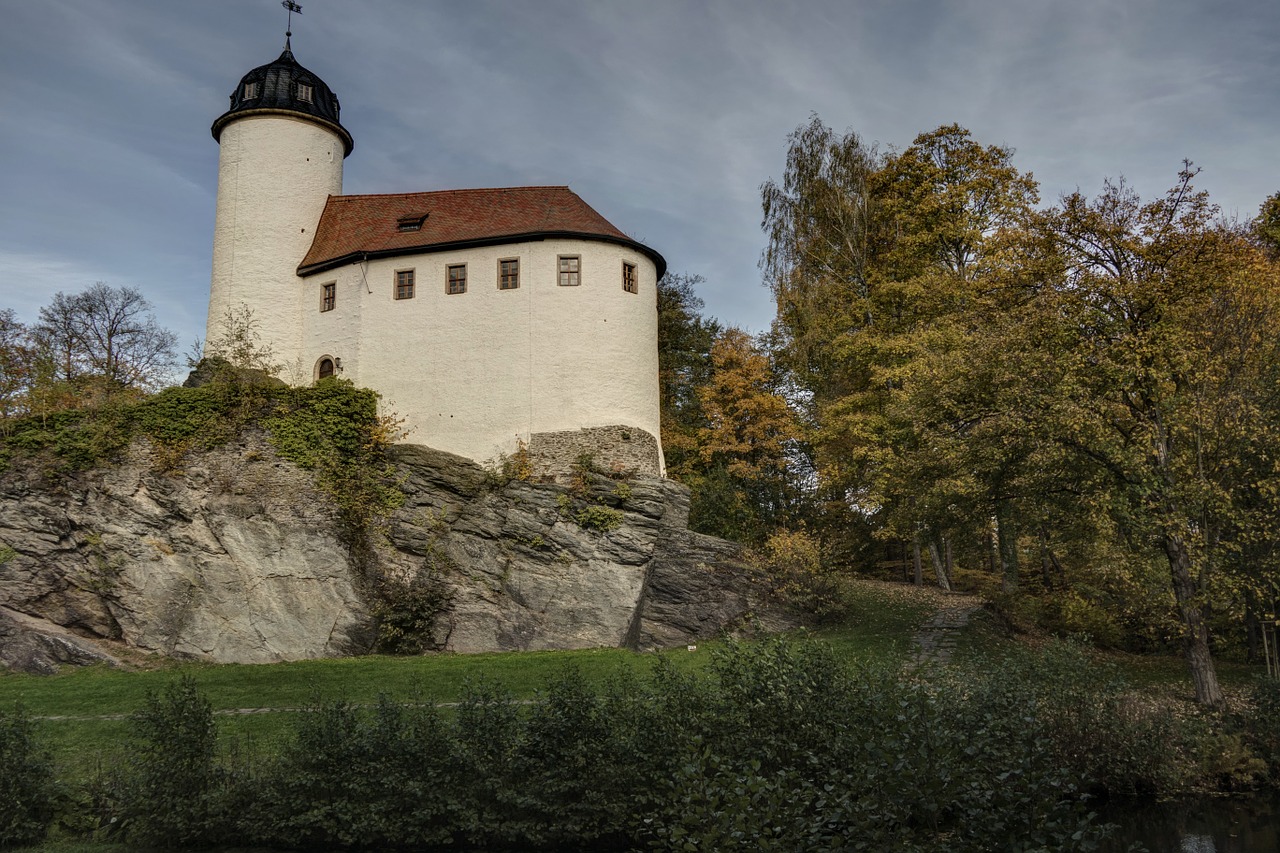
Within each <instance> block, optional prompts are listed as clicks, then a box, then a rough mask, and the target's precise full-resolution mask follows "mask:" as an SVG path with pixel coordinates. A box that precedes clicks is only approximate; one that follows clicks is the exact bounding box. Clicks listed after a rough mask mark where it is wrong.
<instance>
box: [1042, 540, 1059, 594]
mask: <svg viewBox="0 0 1280 853" xmlns="http://www.w3.org/2000/svg"><path fill="white" fill-rule="evenodd" d="M1057 562H1058V560H1057V558H1056V557H1054V556H1053V549H1052V548H1050V547H1049V531H1047V530H1045V529H1044V525H1040V574H1042V575H1043V576H1044V588H1045V589H1048V590H1052V589H1053V566H1054V564H1055V563H1057Z"/></svg>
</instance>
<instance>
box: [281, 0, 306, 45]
mask: <svg viewBox="0 0 1280 853" xmlns="http://www.w3.org/2000/svg"><path fill="white" fill-rule="evenodd" d="M280 5H281V6H283V7H285V8H286V9H288V10H289V23H288V25H287V26H286V27H285V30H284V46H285V47H288V46H289V39H291V38H293V13H294V12H297V13H298V14H299V15H301V14H302V7H301V6H299V5H298V4H297V3H295V2H293V0H284V2H283V3H281V4H280Z"/></svg>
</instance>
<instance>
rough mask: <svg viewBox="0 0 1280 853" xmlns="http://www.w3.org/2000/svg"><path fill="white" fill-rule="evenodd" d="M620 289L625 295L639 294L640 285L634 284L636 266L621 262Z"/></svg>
mask: <svg viewBox="0 0 1280 853" xmlns="http://www.w3.org/2000/svg"><path fill="white" fill-rule="evenodd" d="M622 289H623V290H625V291H626V292H627V293H639V292H640V285H639V284H637V283H636V265H635V264H629V263H627V262H626V261H623V262H622Z"/></svg>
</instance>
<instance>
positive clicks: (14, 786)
mask: <svg viewBox="0 0 1280 853" xmlns="http://www.w3.org/2000/svg"><path fill="white" fill-rule="evenodd" d="M54 790H55V789H54V782H53V769H52V765H51V764H50V761H49V756H48V754H47V753H46V752H45V751H44V749H43V748H42V747H41V746H40V744H39V743H38V741H37V740H36V737H35V729H34V726H33V725H32V721H31V718H30V717H28V716H27V714H26V712H25V711H24V710H23V708H22V706H21V705H15V706H14V709H13V711H12V712H9V713H6V712H4V711H0V847H9V846H16V845H20V844H33V843H35V842H37V841H39V840H40V839H41V838H43V837H44V834H45V831H46V830H47V829H48V827H49V823H50V822H51V821H52V820H53V811H54V799H55V798H54Z"/></svg>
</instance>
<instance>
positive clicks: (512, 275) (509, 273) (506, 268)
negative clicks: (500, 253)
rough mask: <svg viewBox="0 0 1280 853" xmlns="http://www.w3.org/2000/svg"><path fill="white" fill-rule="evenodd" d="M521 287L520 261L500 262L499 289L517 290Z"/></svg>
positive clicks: (507, 260) (513, 259)
mask: <svg viewBox="0 0 1280 853" xmlns="http://www.w3.org/2000/svg"><path fill="white" fill-rule="evenodd" d="M519 286H520V259H519V258H507V259H505V260H501V261H498V289H499V290H515V289H516V288H517V287H519Z"/></svg>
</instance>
